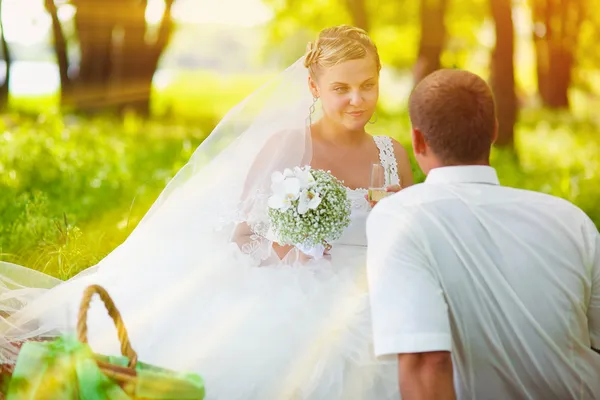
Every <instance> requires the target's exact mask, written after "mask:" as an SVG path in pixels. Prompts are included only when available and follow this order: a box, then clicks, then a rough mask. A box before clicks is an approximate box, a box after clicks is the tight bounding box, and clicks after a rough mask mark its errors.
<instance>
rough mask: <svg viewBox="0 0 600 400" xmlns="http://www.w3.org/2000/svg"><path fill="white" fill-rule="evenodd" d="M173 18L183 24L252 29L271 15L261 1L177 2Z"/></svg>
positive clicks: (187, 0) (189, 0)
mask: <svg viewBox="0 0 600 400" xmlns="http://www.w3.org/2000/svg"><path fill="white" fill-rule="evenodd" d="M173 16H174V18H175V19H176V20H178V21H181V22H184V23H192V24H194V23H195V24H218V25H230V26H240V27H252V26H257V25H261V24H264V23H266V22H267V21H269V20H270V19H271V18H272V16H273V13H272V11H271V9H270V8H269V7H268V6H266V5H265V4H263V2H262V1H261V0H221V1H220V2H218V1H214V0H178V1H176V2H175V4H174V5H173Z"/></svg>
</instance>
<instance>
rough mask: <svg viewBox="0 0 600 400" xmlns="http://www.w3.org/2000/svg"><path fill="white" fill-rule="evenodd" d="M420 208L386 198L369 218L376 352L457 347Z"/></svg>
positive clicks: (370, 283)
mask: <svg viewBox="0 0 600 400" xmlns="http://www.w3.org/2000/svg"><path fill="white" fill-rule="evenodd" d="M386 200H390V201H391V200H393V198H390V199H386ZM392 207H393V208H392ZM416 213H418V210H416V209H415V208H414V207H403V206H393V203H391V202H388V201H384V202H381V203H379V204H378V205H377V206H375V208H374V209H373V211H372V212H371V215H370V216H369V219H368V221H367V239H368V249H367V276H368V280H369V294H370V303H371V315H372V324H373V335H374V346H375V354H376V356H385V355H392V354H402V353H422V352H430V351H451V348H452V335H451V331H450V322H449V318H448V309H447V305H446V301H445V298H444V293H443V291H442V287H441V284H440V282H439V279H438V276H437V274H436V272H435V270H434V267H433V266H432V262H431V259H432V258H431V257H430V256H429V255H428V253H427V251H426V249H427V248H429V246H427V245H426V243H424V242H423V241H424V240H427V238H426V237H425V235H424V234H423V232H422V231H421V230H420V229H419V225H418V224H419V222H418V219H419V217H418V215H417V214H416Z"/></svg>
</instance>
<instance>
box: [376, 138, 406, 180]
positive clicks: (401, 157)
mask: <svg viewBox="0 0 600 400" xmlns="http://www.w3.org/2000/svg"><path fill="white" fill-rule="evenodd" d="M375 138H376V139H375V140H376V141H386V142H388V143H389V145H390V146H391V147H392V149H393V151H394V154H393V156H394V158H395V159H396V164H397V168H398V176H399V178H400V182H402V186H403V187H407V186H411V185H412V184H413V183H414V175H413V171H412V165H411V163H410V157H409V155H408V151H406V148H405V147H404V145H403V144H402V143H400V142H399V141H397V140H396V139H394V138H393V137H391V136H375Z"/></svg>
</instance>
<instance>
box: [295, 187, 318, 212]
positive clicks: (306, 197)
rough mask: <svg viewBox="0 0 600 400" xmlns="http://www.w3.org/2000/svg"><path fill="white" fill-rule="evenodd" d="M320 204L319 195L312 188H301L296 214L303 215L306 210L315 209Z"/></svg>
mask: <svg viewBox="0 0 600 400" xmlns="http://www.w3.org/2000/svg"><path fill="white" fill-rule="evenodd" d="M319 204H321V197H320V196H319V195H318V194H317V193H315V192H313V191H312V190H303V191H302V192H301V193H300V200H299V201H298V214H300V215H304V214H306V212H307V211H308V210H315V209H316V208H317V207H319Z"/></svg>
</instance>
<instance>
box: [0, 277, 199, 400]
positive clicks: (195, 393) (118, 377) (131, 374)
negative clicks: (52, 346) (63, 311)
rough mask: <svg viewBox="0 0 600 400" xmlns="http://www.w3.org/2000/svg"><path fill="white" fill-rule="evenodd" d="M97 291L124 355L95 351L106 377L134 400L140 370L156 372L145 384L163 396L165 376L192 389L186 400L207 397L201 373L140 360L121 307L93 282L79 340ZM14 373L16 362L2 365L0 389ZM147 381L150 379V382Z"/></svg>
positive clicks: (0, 395)
mask: <svg viewBox="0 0 600 400" xmlns="http://www.w3.org/2000/svg"><path fill="white" fill-rule="evenodd" d="M96 294H97V295H98V296H99V297H100V299H101V300H102V301H103V303H104V305H105V307H106V309H107V311H108V314H109V316H110V317H111V318H112V320H113V322H114V324H115V327H116V329H117V335H118V338H119V342H120V347H121V354H122V356H123V357H119V362H118V363H117V362H115V361H116V359H117V358H116V357H108V356H104V355H99V354H94V360H95V362H96V364H97V366H98V368H99V369H100V371H101V372H102V374H103V375H104V376H106V377H108V378H109V379H110V380H112V381H113V382H115V383H116V384H117V385H118V386H119V387H120V388H121V389H122V390H123V391H124V392H125V393H126V394H128V395H130V396H132V397H131V398H132V399H133V398H135V399H137V398H138V397H136V387H137V383H138V377H139V374H140V373H142V374H144V373H148V372H146V371H150V372H149V373H150V374H153V375H152V379H145V382H144V386H145V388H146V389H148V387H149V386H150V387H152V386H153V385H152V381H154V383H155V384H154V386H155V388H156V389H157V391H158V392H160V395H166V394H167V392H169V390H168V388H167V389H165V388H164V387H162V388H160V387H159V384H160V382H156V381H160V380H161V378H162V379H164V380H168V381H169V386H170V387H174V388H178V389H175V390H174V392H182V388H187V389H189V390H188V391H187V393H186V395H185V398H186V399H202V398H203V397H204V384H203V381H202V379H201V378H200V377H199V376H197V375H195V374H184V373H177V372H174V371H168V370H164V369H161V368H158V367H155V366H151V365H147V364H143V363H140V362H138V355H137V353H136V352H135V350H134V349H133V347H132V346H131V343H130V341H129V336H128V334H127V329H126V328H125V324H124V323H123V319H122V317H121V314H120V312H119V310H118V309H117V307H116V306H115V304H114V302H113V300H112V298H111V297H110V296H109V294H108V292H107V291H106V290H105V289H104V288H103V287H101V286H99V285H91V286H89V287H87V288H86V290H85V292H84V294H83V298H82V301H81V304H80V307H79V313H78V319H77V340H78V341H79V342H80V343H82V344H85V345H87V343H88V327H87V315H88V311H89V308H90V303H91V300H92V298H93V297H94V295H96ZM54 339H56V338H39V339H34V340H32V341H31V342H33V343H36V345H40V344H41V343H40V342H42V343H49V342H52V341H53V340H54ZM31 342H25V343H20V344H17V347H20V349H21V353H22V352H23V348H24V346H26V345H28V344H32V343H31ZM20 357H21V354H19V359H20ZM18 364H19V360H17V364H16V366H17V368H18ZM119 364H121V365H119ZM14 373H15V365H7V364H5V365H0V382H2V380H4V383H5V384H4V385H2V387H0V389H4V390H6V389H7V388H8V387H9V385H8V384H7V382H8V381H10V379H11V378H12V376H13V374H14ZM148 381H151V382H150V384H149V382H148ZM190 393H192V395H190ZM5 395H6V393H3V391H2V390H0V400H2V399H4V396H5ZM160 395H157V396H156V397H154V396H152V398H155V399H157V400H158V399H162V398H163V397H161V396H160ZM164 398H168V399H175V398H177V397H172V395H169V396H166V397H164Z"/></svg>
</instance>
